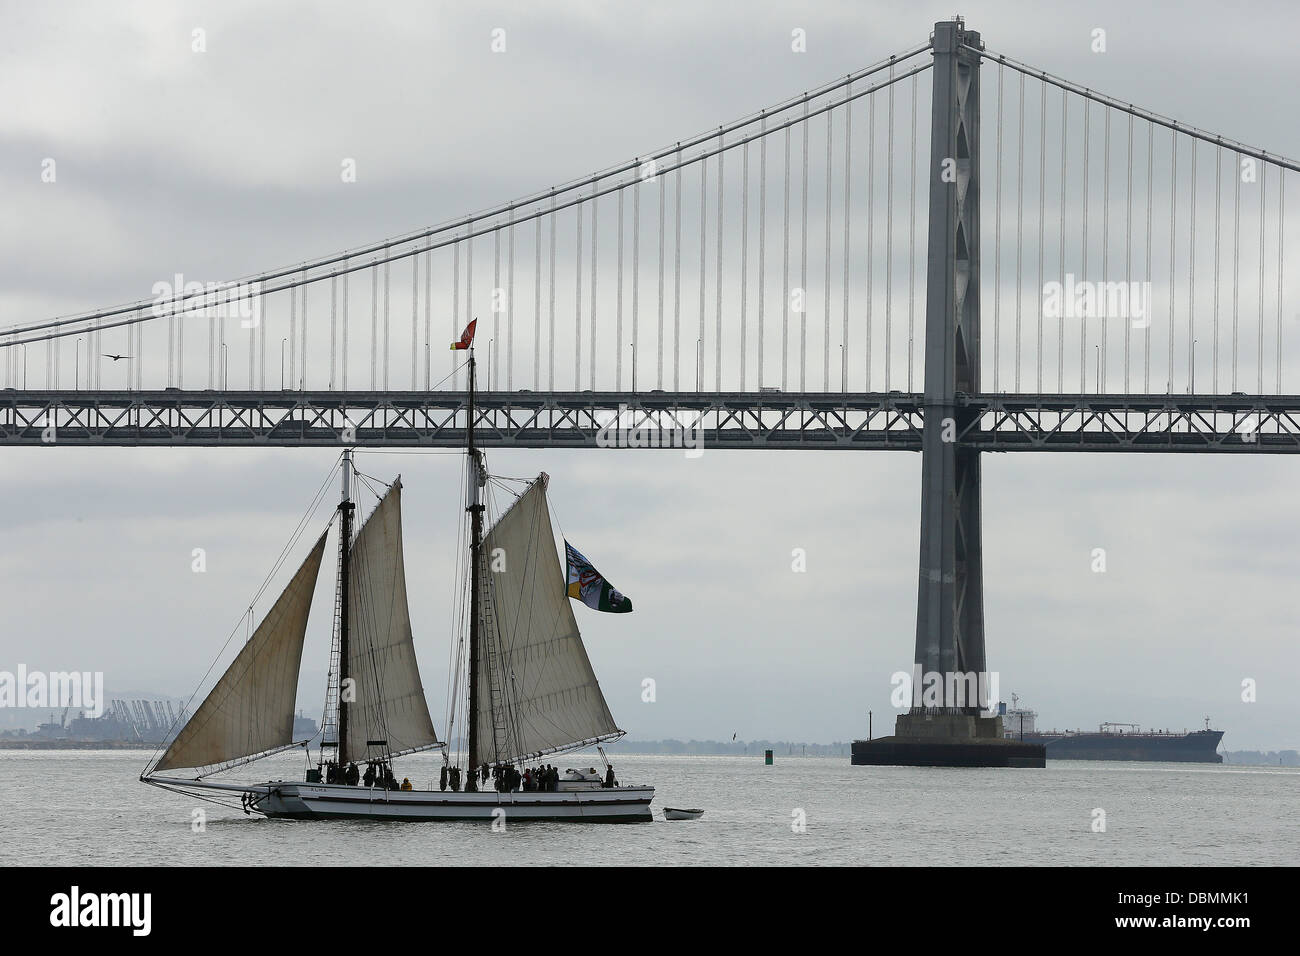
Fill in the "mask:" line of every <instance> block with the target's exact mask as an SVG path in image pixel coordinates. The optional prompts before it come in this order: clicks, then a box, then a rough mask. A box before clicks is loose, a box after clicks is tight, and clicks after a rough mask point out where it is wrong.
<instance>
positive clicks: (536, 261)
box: [533, 194, 621, 390]
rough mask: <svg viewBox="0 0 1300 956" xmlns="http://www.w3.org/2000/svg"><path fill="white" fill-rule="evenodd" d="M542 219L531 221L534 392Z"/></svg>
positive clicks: (538, 381) (538, 379) (538, 370)
mask: <svg viewBox="0 0 1300 956" xmlns="http://www.w3.org/2000/svg"><path fill="white" fill-rule="evenodd" d="M620 195H621V194H620ZM542 218H543V217H542V216H538V217H537V218H536V219H534V220H533V388H534V389H535V390H536V389H540V388H541V387H542Z"/></svg>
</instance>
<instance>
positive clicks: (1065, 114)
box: [1056, 90, 1074, 394]
mask: <svg viewBox="0 0 1300 956" xmlns="http://www.w3.org/2000/svg"><path fill="white" fill-rule="evenodd" d="M1069 106H1070V94H1069V93H1067V92H1066V91H1065V90H1061V206H1060V216H1061V242H1060V245H1059V246H1058V247H1057V250H1056V251H1057V253H1058V255H1059V256H1060V267H1061V283H1062V292H1063V293H1064V294H1065V295H1073V294H1074V290H1072V289H1065V288H1064V283H1065V181H1066V172H1067V169H1068V166H1069V157H1070V154H1069V152H1068V151H1067V150H1066V133H1067V130H1068V128H1069V124H1068V119H1069ZM1056 390H1057V391H1058V392H1060V393H1062V394H1064V393H1065V318H1064V316H1062V317H1059V318H1058V319H1057V323H1056Z"/></svg>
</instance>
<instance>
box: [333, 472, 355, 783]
mask: <svg viewBox="0 0 1300 956" xmlns="http://www.w3.org/2000/svg"><path fill="white" fill-rule="evenodd" d="M342 482H343V494H342V500H340V501H339V591H338V593H339V684H338V691H339V694H338V715H339V727H338V750H337V755H338V767H339V769H340V770H342V769H343V768H344V767H346V766H347V765H348V762H349V760H350V759H351V757H352V755H351V754H349V753H348V702H347V698H348V696H349V694H348V680H349V679H350V676H351V675H350V674H349V667H348V653H349V633H348V632H349V624H350V622H349V615H348V604H349V601H348V576H349V574H350V571H351V567H350V566H351V563H352V517H353V514H354V512H355V510H356V505H355V504H354V503H353V501H352V449H351V448H345V449H344V450H343V478H342Z"/></svg>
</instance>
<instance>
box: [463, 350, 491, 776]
mask: <svg viewBox="0 0 1300 956" xmlns="http://www.w3.org/2000/svg"><path fill="white" fill-rule="evenodd" d="M474 372H475V366H474V348H473V346H471V347H470V349H469V397H468V400H467V402H466V414H467V417H466V419H465V449H466V454H467V455H468V456H469V467H468V468H467V469H466V471H467V481H466V483H467V485H468V487H467V489H466V505H465V510H466V511H468V512H469V527H470V533H469V567H470V572H469V588H470V602H469V607H470V610H469V708H468V711H467V714H468V719H467V720H466V724H467V729H468V738H469V762H468V765H467V767H466V774H465V789H466V790H477V789H478V766H479V764H480V762H481V761H480V759H479V745H480V741H479V739H478V732H477V729H476V724H477V723H478V721H477V714H478V695H479V693H480V688H479V681H480V677H481V675H480V674H479V667H478V647H479V641H480V640H482V634H481V633H480V628H479V601H478V598H479V592H480V589H481V588H482V586H483V582H482V580H481V578H482V568H481V562H480V560H479V556H480V551H481V544H482V538H483V501H482V487H483V483H484V481H485V480H486V477H487V476H486V475H485V474H484V473H483V462H482V458H481V455H480V452H479V451H478V449H476V448H475V447H474V384H475V380H474Z"/></svg>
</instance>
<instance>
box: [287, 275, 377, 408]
mask: <svg viewBox="0 0 1300 956" xmlns="http://www.w3.org/2000/svg"><path fill="white" fill-rule="evenodd" d="M391 265H392V264H391V263H389V262H385V263H384V391H388V386H389V381H388V363H389V359H390V358H391V357H392V354H393V352H392V348H391V345H390V343H391V339H390V336H389V333H390V331H391V330H392V319H391V316H392V305H393V295H392V292H393V275H392V269H391V268H390V266H391ZM302 331H303V338H304V339H306V337H307V303H306V302H305V301H304V302H303V322H302ZM304 364H305V362H304Z"/></svg>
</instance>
